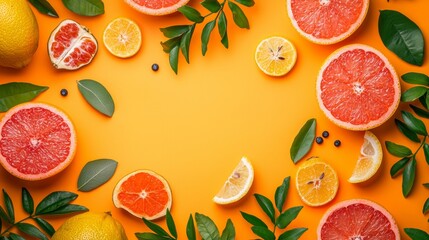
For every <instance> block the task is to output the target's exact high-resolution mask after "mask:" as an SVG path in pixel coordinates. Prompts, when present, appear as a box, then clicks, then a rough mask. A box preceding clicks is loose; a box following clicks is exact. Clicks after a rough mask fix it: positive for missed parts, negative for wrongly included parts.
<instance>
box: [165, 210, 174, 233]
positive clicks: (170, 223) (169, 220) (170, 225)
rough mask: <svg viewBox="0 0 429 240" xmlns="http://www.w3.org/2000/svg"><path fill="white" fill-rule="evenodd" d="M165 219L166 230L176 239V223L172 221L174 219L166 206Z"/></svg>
mask: <svg viewBox="0 0 429 240" xmlns="http://www.w3.org/2000/svg"><path fill="white" fill-rule="evenodd" d="M165 219H166V222H167V227H168V231H170V234H171V235H172V236H173V237H174V238H175V239H177V230H176V224H175V223H174V219H173V217H172V216H171V213H170V209H168V208H167V214H166V215H165Z"/></svg>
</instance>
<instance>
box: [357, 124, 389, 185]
mask: <svg viewBox="0 0 429 240" xmlns="http://www.w3.org/2000/svg"><path fill="white" fill-rule="evenodd" d="M382 160H383V149H382V148H381V144H380V141H379V140H378V138H377V136H375V135H374V134H373V133H372V132H370V131H365V135H364V142H363V144H362V146H361V148H360V156H359V158H358V160H357V163H356V165H355V168H354V170H353V173H352V176H351V177H350V178H349V182H351V183H360V182H365V181H367V180H368V179H370V178H371V177H372V176H374V175H375V173H376V172H377V170H378V169H379V168H380V165H381V162H382Z"/></svg>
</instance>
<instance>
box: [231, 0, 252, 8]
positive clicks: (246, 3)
mask: <svg viewBox="0 0 429 240" xmlns="http://www.w3.org/2000/svg"><path fill="white" fill-rule="evenodd" d="M235 1H236V2H238V3H240V4H241V5H244V6H246V7H251V6H253V5H255V1H253V0H235Z"/></svg>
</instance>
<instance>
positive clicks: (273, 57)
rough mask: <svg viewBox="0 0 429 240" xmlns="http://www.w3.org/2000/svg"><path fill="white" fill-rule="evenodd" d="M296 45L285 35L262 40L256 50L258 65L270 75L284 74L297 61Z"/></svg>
mask: <svg viewBox="0 0 429 240" xmlns="http://www.w3.org/2000/svg"><path fill="white" fill-rule="evenodd" d="M296 56H297V54H296V49H295V46H294V45H293V44H292V43H291V42H290V41H289V40H287V39H285V38H283V37H270V38H267V39H264V40H262V41H261V42H260V43H259V45H258V47H257V48H256V52H255V60H256V64H257V65H258V67H259V68H260V69H261V70H262V71H263V72H264V73H266V74H268V75H270V76H275V77H279V76H283V75H285V74H286V73H288V72H289V71H290V70H291V69H292V67H293V66H294V65H295V62H296Z"/></svg>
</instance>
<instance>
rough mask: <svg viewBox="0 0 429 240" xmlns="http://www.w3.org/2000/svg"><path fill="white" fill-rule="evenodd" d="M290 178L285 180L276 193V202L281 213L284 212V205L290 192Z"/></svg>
mask: <svg viewBox="0 0 429 240" xmlns="http://www.w3.org/2000/svg"><path fill="white" fill-rule="evenodd" d="M289 185H290V177H286V178H285V179H283V182H282V185H280V186H279V187H277V189H276V193H275V194H274V200H275V203H276V207H277V209H278V210H279V212H283V205H284V203H285V201H286V197H287V193H288V191H289Z"/></svg>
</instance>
